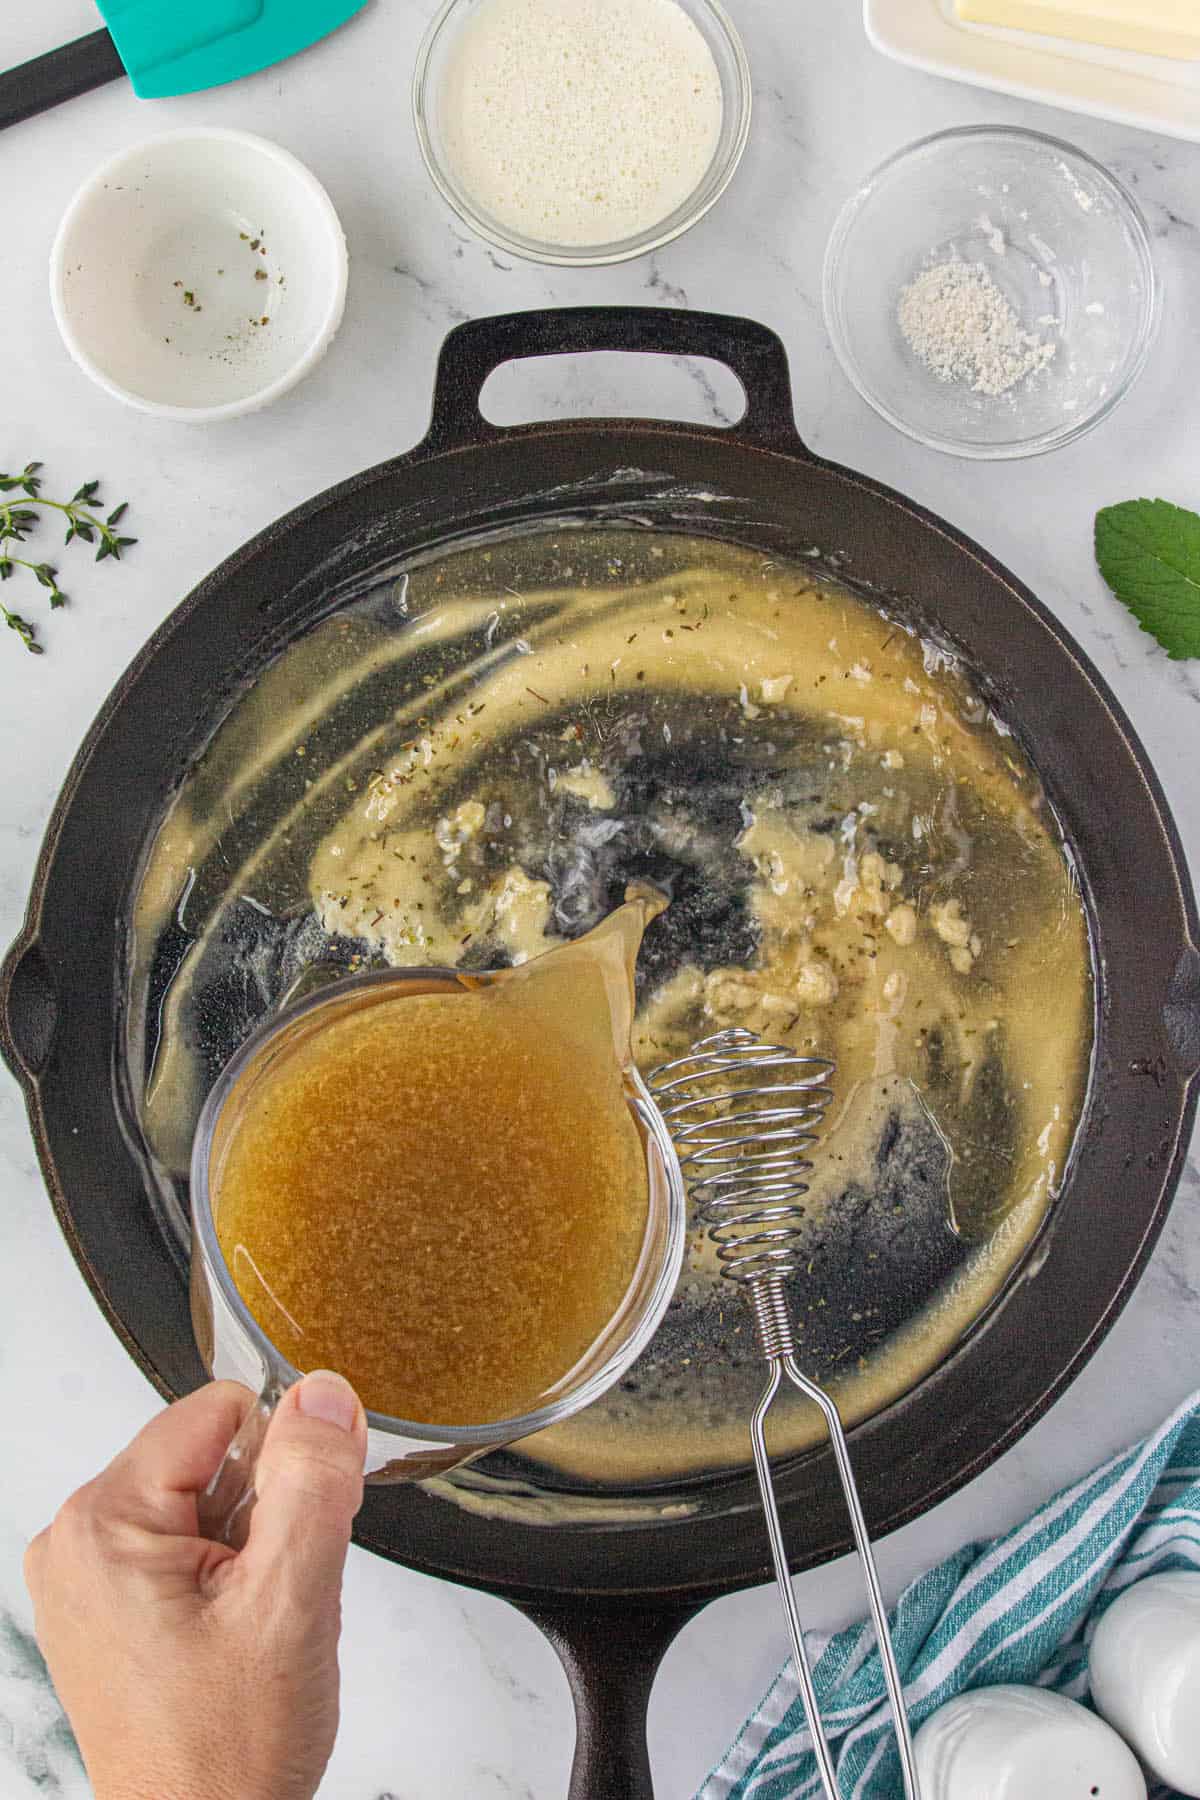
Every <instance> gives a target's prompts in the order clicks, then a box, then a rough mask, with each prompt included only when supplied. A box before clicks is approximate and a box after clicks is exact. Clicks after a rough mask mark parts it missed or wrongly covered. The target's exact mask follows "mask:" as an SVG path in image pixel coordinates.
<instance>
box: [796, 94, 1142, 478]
mask: <svg viewBox="0 0 1200 1800" xmlns="http://www.w3.org/2000/svg"><path fill="white" fill-rule="evenodd" d="M955 256H957V257H961V258H962V260H963V261H964V262H967V263H978V264H982V266H983V268H984V269H985V270H986V272H987V274H988V275H989V276H990V277H991V279H992V281H993V282H995V284H996V286H997V287H998V288H1000V290H1001V291H1002V293H1004V294H1005V296H1006V297H1007V299H1008V300H1009V302H1010V303H1011V305H1012V307H1013V310H1014V311H1015V313H1016V315H1017V317H1018V319H1019V320H1020V321H1021V324H1022V327H1023V328H1024V329H1025V330H1027V331H1030V332H1033V333H1036V335H1037V336H1038V337H1039V338H1042V339H1045V340H1047V341H1051V342H1054V343H1055V344H1056V346H1057V348H1056V351H1055V354H1054V356H1053V357H1052V358H1051V359H1050V361H1049V362H1048V363H1047V364H1046V365H1045V366H1044V367H1043V368H1041V369H1038V370H1036V371H1035V372H1034V373H1032V374H1030V375H1027V376H1025V377H1024V379H1023V380H1021V381H1019V382H1017V383H1016V384H1015V385H1014V386H1013V387H1011V388H1009V389H1008V390H1007V392H1005V393H1003V394H998V395H988V394H982V393H977V392H975V391H974V390H973V389H972V388H971V387H969V386H968V385H966V384H965V383H962V382H956V381H943V380H940V379H939V378H938V377H937V376H936V375H935V374H934V373H933V371H932V370H931V369H929V368H928V367H926V365H925V364H924V363H923V362H922V361H921V360H920V358H919V357H918V356H917V355H916V353H915V352H914V351H913V350H912V348H911V347H910V346H909V344H908V343H907V342H906V340H905V338H904V335H903V333H902V332H901V329H900V323H899V319H898V316H897V307H898V305H899V300H900V295H901V292H902V290H903V289H904V288H905V287H906V286H907V285H908V284H909V283H910V282H911V281H913V280H914V279H915V278H916V277H917V276H918V275H919V274H920V273H921V271H922V270H923V269H926V268H930V267H932V266H933V265H935V264H937V263H941V262H944V261H946V260H947V259H949V258H951V257H955ZM1159 298H1160V296H1159V284H1158V280H1157V277H1156V275H1155V270H1154V258H1153V254H1152V251H1151V245H1150V234H1149V232H1148V230H1147V228H1146V222H1145V220H1144V219H1143V217H1142V214H1141V212H1140V211H1139V209H1138V207H1137V205H1136V204H1135V202H1134V201H1133V199H1132V198H1131V196H1130V195H1129V194H1128V193H1127V192H1126V191H1125V189H1124V188H1123V187H1122V186H1121V184H1120V182H1118V181H1117V180H1115V178H1114V177H1113V176H1112V175H1110V174H1109V172H1108V170H1107V169H1105V168H1103V167H1101V165H1100V164H1099V163H1098V162H1095V161H1094V160H1093V159H1092V157H1090V156H1087V155H1085V154H1084V152H1083V151H1081V150H1076V149H1075V148H1074V147H1073V146H1072V145H1070V144H1066V143H1062V142H1061V141H1060V140H1059V139H1057V138H1051V137H1044V136H1043V135H1042V134H1041V133H1040V132H1036V131H1018V130H1011V129H1002V128H994V127H991V126H964V127H960V128H958V129H955V130H953V131H944V132H940V133H938V135H937V136H935V137H929V138H924V139H922V140H920V141H919V142H918V143H915V144H911V145H909V146H908V148H907V149H904V150H901V151H899V152H897V154H896V155H895V156H893V157H890V158H889V159H888V161H887V162H885V163H883V164H881V165H880V167H879V168H878V169H876V170H875V172H874V173H873V174H872V175H869V176H868V177H867V178H866V180H865V181H864V182H863V183H862V185H861V186H860V187H859V188H858V189H857V191H856V192H855V193H854V194H852V195H851V197H850V199H849V200H848V201H847V202H846V204H845V206H844V207H843V208H842V211H841V214H840V215H839V217H838V220H837V223H836V224H835V225H834V228H833V232H832V234H831V236H830V239H829V246H828V249H827V250H826V253H825V274H824V303H825V324H826V328H827V330H828V332H829V335H830V337H831V338H832V340H833V347H834V349H835V350H836V351H837V354H838V358H839V360H840V362H841V364H842V367H843V368H844V369H845V371H846V374H847V375H848V376H849V377H850V380H851V381H852V382H853V383H854V386H855V387H856V388H857V389H858V391H859V393H860V394H861V395H862V397H863V399H864V400H867V401H868V402H869V403H870V404H871V405H872V406H873V407H874V408H875V410H876V412H878V413H880V414H882V416H883V417H884V418H885V419H887V420H888V422H889V424H892V425H894V426H896V428H897V429H898V430H900V431H903V432H907V434H908V435H909V436H910V437H914V438H916V439H917V441H918V442H919V443H922V444H928V445H929V446H930V447H931V448H933V449H935V450H945V451H949V452H950V453H951V454H953V455H956V456H970V457H978V458H1000V457H1014V456H1034V455H1037V454H1038V453H1039V452H1041V451H1044V450H1055V449H1058V448H1059V446H1060V445H1063V444H1068V443H1070V442H1071V441H1072V440H1073V439H1075V438H1078V437H1082V436H1083V434H1084V432H1085V431H1090V430H1091V429H1092V427H1093V426H1094V425H1097V424H1099V422H1100V420H1101V419H1103V418H1105V417H1107V415H1108V414H1109V413H1110V412H1111V411H1112V410H1113V408H1114V407H1115V406H1117V405H1118V404H1119V403H1120V401H1121V400H1123V399H1124V397H1125V395H1126V394H1127V393H1128V392H1129V389H1130V387H1131V386H1132V385H1133V383H1134V381H1135V380H1136V379H1137V377H1138V375H1139V374H1140V373H1141V371H1142V369H1143V367H1144V365H1145V362H1146V358H1147V356H1148V354H1149V351H1150V346H1151V344H1152V342H1153V339H1154V332H1155V328H1156V326H1157V323H1158V314H1159Z"/></svg>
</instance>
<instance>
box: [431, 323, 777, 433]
mask: <svg viewBox="0 0 1200 1800" xmlns="http://www.w3.org/2000/svg"><path fill="white" fill-rule="evenodd" d="M592 350H618V351H630V350H633V351H639V352H640V351H649V352H652V353H654V354H656V355H659V356H707V357H711V358H712V360H713V361H714V362H719V363H724V364H725V366H726V368H728V369H730V370H732V372H733V373H734V374H735V375H736V376H737V378H738V380H739V381H740V382H741V384H742V388H743V390H744V392H745V395H746V410H745V412H744V414H743V415H742V417H741V418H740V419H739V420H738V422H737V424H736V425H732V426H729V427H725V426H712V425H706V426H698V427H697V428H696V429H697V430H702V431H712V432H714V433H717V434H718V435H720V436H721V437H728V438H731V439H734V440H736V441H738V442H741V443H745V444H751V445H754V446H756V447H757V448H760V449H776V450H787V451H789V452H791V454H792V455H795V454H797V453H800V454H801V455H807V454H811V453H810V452H808V451H807V450H806V448H805V445H804V444H803V443H802V442H801V440H800V437H799V435H798V433H797V431H796V421H795V416H794V413H793V410H792V383H791V376H790V374H789V371H788V360H787V352H786V350H785V349H784V347H783V344H782V343H781V341H780V339H779V338H778V337H777V336H776V335H775V333H774V332H773V331H770V330H768V328H767V327H766V326H765V325H759V324H756V323H755V322H754V320H752V319H737V318H732V317H730V316H728V315H726V314H724V313H705V312H684V311H681V310H679V309H677V308H674V307H668V306H564V307H559V308H555V309H552V310H550V311H546V312H519V313H499V314H497V315H496V316H495V317H494V318H490V319H469V320H468V321H467V322H466V324H465V325H457V326H455V328H454V330H453V331H452V332H451V333H450V335H449V337H448V338H447V339H446V341H445V343H444V344H443V345H442V349H441V354H440V356H439V357H438V366H437V374H436V376H435V377H434V388H433V415H432V418H431V420H430V426H429V434H428V436H427V438H426V440H425V443H424V444H423V445H422V449H424V450H449V449H462V448H468V447H470V446H473V445H476V444H488V443H494V442H495V441H496V440H497V439H498V438H503V437H507V436H510V435H511V434H512V432H513V431H514V429H517V430H519V429H520V427H516V428H514V427H509V426H504V425H493V424H491V423H490V422H489V421H488V420H487V419H485V418H484V416H483V414H482V413H481V412H480V410H479V396H480V394H481V392H482V391H483V384H484V382H485V381H486V380H487V378H488V376H489V375H490V374H491V373H492V372H493V370H495V369H498V368H499V367H500V365H501V364H502V363H507V362H519V361H520V360H521V359H522V358H524V357H527V356H575V355H582V354H584V353H586V352H588V351H592Z"/></svg>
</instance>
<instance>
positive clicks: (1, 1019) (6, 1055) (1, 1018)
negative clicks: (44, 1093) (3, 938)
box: [0, 938, 59, 1087]
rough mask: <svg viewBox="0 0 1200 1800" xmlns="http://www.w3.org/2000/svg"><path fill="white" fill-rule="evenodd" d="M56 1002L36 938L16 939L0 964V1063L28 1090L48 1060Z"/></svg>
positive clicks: (52, 1037) (56, 1024)
mask: <svg viewBox="0 0 1200 1800" xmlns="http://www.w3.org/2000/svg"><path fill="white" fill-rule="evenodd" d="M58 1021H59V1002H58V994H57V992H56V991H55V986H54V980H53V977H52V975H51V972H50V970H49V968H48V967H47V963H46V957H45V954H44V952H43V949H42V946H41V944H40V943H39V942H38V940H37V938H32V939H30V940H24V939H20V938H19V939H18V940H17V942H16V943H15V944H14V945H13V947H12V949H11V950H10V951H9V953H8V955H7V956H6V957H5V959H4V962H3V964H2V965H0V1061H3V1062H5V1063H7V1065H8V1067H9V1068H10V1069H11V1070H12V1072H13V1074H14V1075H15V1076H16V1078H17V1080H18V1081H20V1082H22V1083H23V1084H24V1085H25V1086H26V1087H29V1086H30V1085H31V1084H32V1083H33V1082H34V1081H35V1080H36V1079H37V1077H38V1076H39V1075H40V1074H41V1073H42V1070H43V1069H44V1068H45V1067H46V1064H47V1063H48V1062H49V1060H50V1052H51V1050H52V1049H53V1047H54V1039H55V1035H56V1033H57V1031H58Z"/></svg>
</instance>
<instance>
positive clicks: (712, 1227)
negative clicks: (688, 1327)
mask: <svg viewBox="0 0 1200 1800" xmlns="http://www.w3.org/2000/svg"><path fill="white" fill-rule="evenodd" d="M769 1071H777V1072H778V1079H774V1078H771V1077H770V1076H769V1075H768V1072H769ZM833 1073H834V1065H833V1063H831V1062H830V1061H829V1060H828V1059H827V1058H824V1057H808V1056H800V1055H798V1054H797V1053H796V1052H795V1051H792V1050H788V1049H786V1048H784V1047H783V1046H781V1045H777V1044H766V1043H764V1042H763V1041H762V1040H761V1039H760V1038H759V1037H757V1036H756V1035H755V1034H754V1033H753V1032H751V1031H745V1030H743V1029H741V1028H736V1029H732V1030H729V1031H722V1032H718V1033H717V1034H716V1035H715V1036H713V1037H709V1038H704V1039H702V1040H701V1042H700V1043H698V1044H694V1045H693V1046H692V1049H691V1051H690V1052H689V1054H688V1055H687V1056H681V1057H678V1058H676V1059H675V1061H674V1062H669V1063H665V1064H663V1066H662V1067H661V1068H659V1069H657V1070H656V1071H655V1073H654V1074H653V1076H652V1077H651V1079H650V1084H649V1086H650V1092H651V1094H652V1095H653V1096H654V1099H655V1102H656V1104H657V1105H658V1107H659V1109H660V1111H661V1112H662V1115H663V1118H664V1120H665V1121H666V1124H667V1128H668V1130H669V1131H670V1133H671V1137H672V1139H673V1140H674V1143H675V1147H676V1149H677V1151H678V1153H679V1161H680V1166H681V1168H682V1170H683V1173H684V1176H685V1178H686V1180H687V1182H688V1185H689V1187H690V1189H691V1191H692V1193H693V1195H694V1196H695V1199H696V1202H697V1205H698V1207H699V1211H700V1216H701V1218H702V1220H703V1221H704V1223H705V1224H706V1225H707V1227H708V1231H709V1236H710V1237H711V1238H712V1240H713V1242H714V1243H715V1244H716V1246H717V1256H718V1258H719V1260H720V1263H721V1272H722V1274H724V1275H726V1276H728V1277H729V1278H730V1280H733V1281H737V1282H738V1283H740V1284H741V1286H742V1290H743V1292H744V1293H745V1295H746V1299H747V1301H748V1303H749V1306H750V1310H751V1312H752V1314H753V1316H754V1328H755V1336H756V1338H757V1341H758V1346H759V1349H760V1350H761V1351H762V1354H763V1356H764V1358H765V1360H766V1362H767V1364H768V1366H769V1374H768V1377H767V1384H766V1386H765V1388H764V1389H763V1392H762V1394H761V1396H760V1398H759V1400H758V1404H757V1405H756V1406H755V1408H754V1413H753V1416H752V1418H751V1422H750V1441H751V1445H752V1447H753V1452H754V1468H755V1473H756V1474H757V1476H758V1486H759V1492H760V1494H761V1496H762V1504H763V1514H764V1517H765V1520H766V1526H767V1537H768V1541H769V1543H770V1547H771V1561H772V1564H773V1567H774V1570H775V1581H776V1584H777V1586H778V1588H779V1593H780V1598H781V1599H782V1601H783V1610H784V1615H785V1618H786V1620H787V1626H788V1635H789V1638H790V1640H791V1646H792V1661H793V1664H794V1667H795V1670H796V1680H797V1682H798V1684H799V1687H800V1694H801V1698H802V1699H803V1702H804V1711H805V1715H806V1717H807V1719H808V1725H809V1732H810V1735H811V1738H812V1748H813V1755H814V1757H815V1759H816V1763H817V1768H818V1770H819V1772H820V1776H821V1785H822V1787H823V1789H824V1792H825V1796H826V1800H839V1789H838V1780H837V1771H836V1768H835V1766H834V1761H833V1754H832V1752H831V1750H830V1747H829V1740H828V1738H827V1737H826V1735H825V1727H824V1725H823V1723H822V1721H821V1710H820V1706H819V1704H818V1701H817V1694H816V1688H815V1686H814V1683H813V1674H812V1666H811V1664H810V1662H809V1658H808V1651H807V1650H806V1648H805V1645H804V1632H803V1630H802V1628H801V1624H800V1616H799V1612H798V1610H797V1607H796V1596H795V1592H794V1590H793V1588H792V1581H791V1575H790V1572H789V1570H788V1563H787V1548H786V1545H785V1543H784V1537H783V1527H782V1525H781V1523H780V1518H779V1507H778V1503H777V1501H776V1497H775V1486H774V1481H773V1479H772V1475H771V1462H770V1457H769V1455H768V1453H767V1442H766V1419H767V1414H768V1412H769V1411H770V1408H771V1405H772V1403H773V1401H774V1400H775V1397H776V1395H777V1394H778V1393H779V1390H780V1388H781V1386H782V1384H783V1382H784V1381H788V1382H790V1383H791V1385H792V1386H793V1387H795V1388H798V1389H799V1391H800V1393H802V1394H803V1395H804V1396H805V1398H806V1399H808V1400H811V1401H812V1403H813V1405H814V1406H816V1407H818V1408H819V1410H820V1412H821V1416H822V1418H823V1419H824V1421H825V1427H826V1430H827V1432H828V1434H829V1442H830V1447H831V1448H832V1450H833V1457H834V1462H835V1464H836V1466H837V1472H838V1479H839V1481H840V1482H841V1486H842V1493H843V1495H844V1497H845V1501H846V1510H847V1512H848V1513H849V1515H850V1526H851V1531H852V1533H853V1536H854V1543H855V1548H856V1549H857V1551H858V1555H859V1560H860V1562H861V1564H862V1570H863V1579H864V1583H865V1586H866V1590H867V1600H868V1603H869V1605H870V1610H871V1620H872V1623H873V1625H874V1627H875V1637H876V1642H877V1644H878V1647H879V1660H880V1663H881V1666H882V1668H883V1676H884V1681H885V1684H886V1686H887V1691H888V1699H889V1702H890V1705H891V1710H892V1720H893V1724H894V1728H895V1733H896V1747H897V1749H898V1751H899V1753H900V1767H901V1772H902V1775H903V1778H904V1792H905V1795H906V1797H907V1800H920V1787H919V1783H918V1779H917V1770H916V1761H915V1758H914V1755H913V1746H912V1735H911V1732H910V1730H909V1724H908V1713H907V1710H906V1708H905V1704H904V1686H903V1682H902V1680H901V1676H900V1670H899V1666H898V1664H897V1662H896V1653H895V1650H894V1648H893V1645H892V1638H891V1632H890V1630H889V1629H888V1620H887V1611H886V1609H885V1607H884V1604H883V1593H882V1590H881V1588H880V1585H879V1574H878V1571H877V1569H876V1567H875V1558H874V1554H873V1552H872V1549H871V1538H870V1533H869V1531H868V1529H867V1522H866V1518H865V1515H864V1513H863V1509H862V1502H861V1500H860V1499H859V1495H858V1486H857V1483H856V1482H855V1479H854V1468H853V1465H852V1463H851V1461H850V1451H849V1447H848V1445H847V1443H846V1434H845V1431H844V1430H843V1428H842V1421H841V1416H840V1414H839V1413H838V1410H837V1407H836V1405H835V1404H834V1402H833V1401H832V1400H831V1399H830V1397H829V1395H828V1394H827V1393H826V1392H825V1391H824V1389H823V1388H821V1387H820V1386H818V1384H817V1383H816V1382H815V1381H812V1380H810V1378H809V1377H808V1376H807V1375H805V1374H804V1373H803V1371H802V1370H801V1369H800V1368H799V1366H798V1365H797V1363H796V1355H795V1352H796V1344H795V1337H794V1333H793V1329H792V1321H791V1317H790V1314H789V1312H788V1305H787V1295H786V1291H785V1288H784V1281H785V1279H786V1277H787V1276H789V1275H792V1274H795V1273H796V1272H797V1271H798V1269H799V1267H800V1242H801V1239H802V1237H803V1235H804V1226H803V1224H802V1222H801V1221H802V1220H803V1217H804V1209H803V1206H802V1204H801V1202H802V1201H803V1199H804V1196H805V1194H807V1192H808V1183H807V1181H806V1179H805V1177H806V1176H807V1175H809V1174H811V1172H812V1167H813V1165H812V1162H811V1161H810V1160H809V1158H808V1151H809V1149H810V1148H811V1147H812V1145H813V1144H815V1143H816V1141H817V1128H818V1127H819V1126H820V1124H821V1121H822V1118H823V1116H824V1113H825V1109H826V1107H827V1106H828V1105H829V1103H830V1101H831V1100H832V1098H833V1091H832V1089H831V1088H830V1087H829V1086H828V1082H829V1079H830V1077H831V1076H832V1075H833ZM764 1076H767V1079H765V1080H764V1079H763V1077H764Z"/></svg>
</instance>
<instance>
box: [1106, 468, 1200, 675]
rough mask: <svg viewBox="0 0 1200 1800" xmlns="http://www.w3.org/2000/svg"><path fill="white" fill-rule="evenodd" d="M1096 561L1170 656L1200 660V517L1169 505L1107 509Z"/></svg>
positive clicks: (1129, 503) (1135, 503)
mask: <svg viewBox="0 0 1200 1800" xmlns="http://www.w3.org/2000/svg"><path fill="white" fill-rule="evenodd" d="M1096 561H1097V562H1098V563H1099V565H1100V573H1101V574H1102V575H1103V577H1104V579H1105V581H1107V583H1108V585H1109V587H1110V588H1111V589H1112V591H1113V593H1114V594H1115V595H1116V596H1117V599H1118V600H1121V601H1123V602H1124V603H1125V605H1126V606H1127V607H1128V608H1129V610H1130V612H1131V613H1132V614H1133V616H1134V618H1135V619H1136V620H1137V622H1138V624H1139V625H1140V626H1141V627H1142V628H1143V630H1145V631H1148V632H1149V633H1150V635H1151V637H1153V638H1155V639H1157V641H1158V642H1159V643H1160V644H1161V645H1162V647H1163V649H1164V650H1165V651H1166V653H1167V655H1168V656H1170V657H1172V658H1173V659H1175V660H1176V661H1180V660H1182V659H1183V658H1185V657H1189V656H1200V514H1197V513H1194V512H1189V511H1188V509H1187V508H1186V507H1183V506H1173V505H1172V504H1171V502H1170V501H1169V500H1125V501H1122V502H1121V503H1120V504H1119V505H1117V506H1105V507H1103V508H1102V509H1101V510H1100V511H1099V512H1098V513H1097V514H1096Z"/></svg>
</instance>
